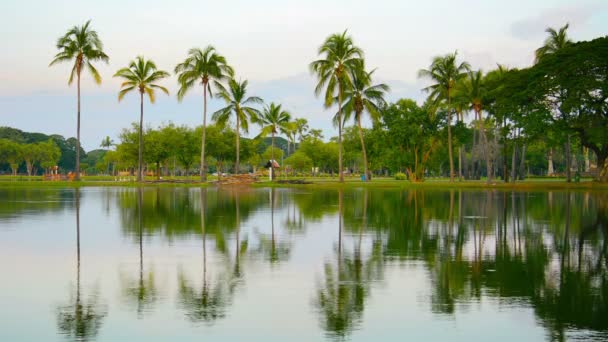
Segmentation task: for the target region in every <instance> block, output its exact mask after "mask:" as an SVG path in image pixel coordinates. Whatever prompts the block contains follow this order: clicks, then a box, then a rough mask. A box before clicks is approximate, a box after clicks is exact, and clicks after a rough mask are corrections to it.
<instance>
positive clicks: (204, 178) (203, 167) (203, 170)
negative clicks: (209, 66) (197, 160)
mask: <svg viewBox="0 0 608 342" xmlns="http://www.w3.org/2000/svg"><path fill="white" fill-rule="evenodd" d="M203 103H204V105H203V137H202V140H201V182H206V181H207V166H206V165H205V135H206V131H207V84H206V83H203Z"/></svg>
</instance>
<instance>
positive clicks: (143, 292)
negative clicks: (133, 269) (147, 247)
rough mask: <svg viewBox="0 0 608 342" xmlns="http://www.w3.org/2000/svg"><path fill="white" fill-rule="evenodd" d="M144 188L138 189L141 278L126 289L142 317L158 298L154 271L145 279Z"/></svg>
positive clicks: (139, 315) (127, 294)
mask: <svg viewBox="0 0 608 342" xmlns="http://www.w3.org/2000/svg"><path fill="white" fill-rule="evenodd" d="M143 197H144V195H143V189H142V188H141V187H139V188H138V189H137V228H138V231H139V280H138V281H137V284H136V285H135V286H132V285H128V286H127V289H126V291H125V294H126V296H127V297H129V298H132V299H133V300H134V301H135V303H136V306H137V315H138V317H140V318H141V317H142V316H143V313H144V312H145V311H147V310H148V308H147V307H149V306H152V305H153V304H154V302H155V301H156V300H157V299H158V296H157V290H156V286H155V283H154V273H153V272H150V273H149V274H148V275H147V278H146V279H145V280H144V261H143V260H144V258H143V256H144V254H143V229H144V227H143Z"/></svg>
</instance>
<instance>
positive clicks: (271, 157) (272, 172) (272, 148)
mask: <svg viewBox="0 0 608 342" xmlns="http://www.w3.org/2000/svg"><path fill="white" fill-rule="evenodd" d="M270 145H271V146H270V159H271V160H270V180H274V178H275V175H274V131H273V132H272V141H271V144H270Z"/></svg>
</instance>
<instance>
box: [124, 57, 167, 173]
mask: <svg viewBox="0 0 608 342" xmlns="http://www.w3.org/2000/svg"><path fill="white" fill-rule="evenodd" d="M114 77H119V78H122V79H123V80H124V82H123V83H122V84H121V86H120V88H121V90H120V92H119V93H118V101H121V100H122V99H123V98H124V97H125V95H126V94H128V93H130V92H132V91H138V92H139V99H140V115H139V154H138V156H139V157H138V164H137V181H138V182H141V181H142V180H143V178H142V175H143V159H144V157H143V154H144V140H143V124H144V94H145V95H148V99H149V100H150V103H154V101H155V100H156V92H155V90H157V89H158V90H161V91H162V92H164V93H165V94H167V95H169V91H168V90H167V88H165V87H163V86H161V85H158V84H157V83H156V82H158V81H160V80H162V79H163V78H166V77H169V73H168V72H166V71H163V70H158V69H157V67H156V64H154V62H153V61H151V60H146V59H145V58H144V57H143V56H138V57H137V58H136V59H135V60H134V61H131V63H129V67H127V68H122V69H120V70H118V71H117V72H116V74H114Z"/></svg>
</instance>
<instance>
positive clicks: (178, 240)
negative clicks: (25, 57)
mask: <svg viewBox="0 0 608 342" xmlns="http://www.w3.org/2000/svg"><path fill="white" fill-rule="evenodd" d="M607 239H608V193H606V192H595V193H594V192H555V191H553V192H502V191H458V190H453V191H437V190H433V191H428V190H427V191H422V190H410V191H398V190H367V189H353V190H298V189H251V190H239V191H237V190H235V189H220V190H217V189H203V190H202V191H201V190H200V189H186V188H175V189H172V188H160V189H156V188H146V189H144V190H143V191H141V190H138V189H133V188H124V189H123V188H85V189H81V190H74V189H48V190H41V189H36V190H33V189H6V188H5V189H0V341H52V340H66V339H67V340H99V341H118V340H125V341H135V340H146V341H168V340H180V341H181V340H208V341H209V340H210V341H218V340H234V341H237V340H247V341H286V340H289V341H316V340H353V341H380V340H404V339H406V340H414V341H420V340H426V341H430V340H438V341H444V340H448V341H459V340H461V341H472V340H492V341H539V340H577V339H579V340H585V341H587V340H605V339H608V271H607V268H608V246H607V243H608V241H607Z"/></svg>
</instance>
